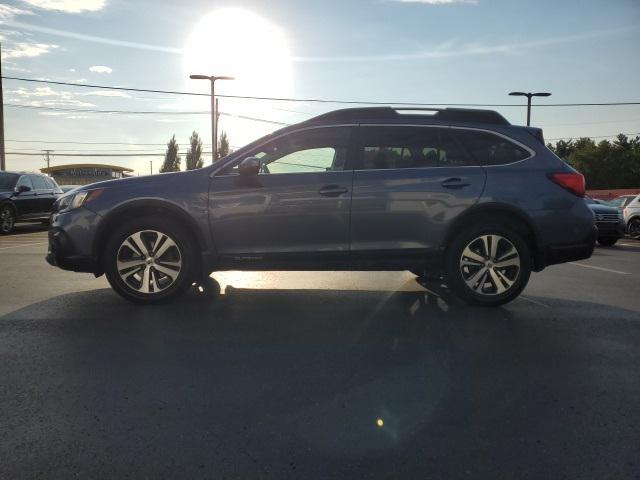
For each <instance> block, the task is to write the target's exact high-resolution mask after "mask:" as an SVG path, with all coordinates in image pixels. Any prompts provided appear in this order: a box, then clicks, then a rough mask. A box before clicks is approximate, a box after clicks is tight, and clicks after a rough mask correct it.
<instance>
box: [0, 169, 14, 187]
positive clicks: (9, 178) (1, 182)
mask: <svg viewBox="0 0 640 480" xmlns="http://www.w3.org/2000/svg"><path fill="white" fill-rule="evenodd" d="M17 180H18V175H16V174H15V173H0V190H13V187H14V186H15V185H16V181H17Z"/></svg>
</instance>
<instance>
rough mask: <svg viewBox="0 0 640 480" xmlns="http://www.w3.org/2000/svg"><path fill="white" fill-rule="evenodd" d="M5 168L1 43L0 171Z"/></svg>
mask: <svg viewBox="0 0 640 480" xmlns="http://www.w3.org/2000/svg"><path fill="white" fill-rule="evenodd" d="M6 169H7V163H6V159H5V158H4V93H3V92H2V45H1V44H0V171H2V170H6Z"/></svg>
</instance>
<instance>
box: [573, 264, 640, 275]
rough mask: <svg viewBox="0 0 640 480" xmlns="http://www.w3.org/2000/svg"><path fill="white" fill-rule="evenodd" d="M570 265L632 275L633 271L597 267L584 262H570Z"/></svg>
mask: <svg viewBox="0 0 640 480" xmlns="http://www.w3.org/2000/svg"><path fill="white" fill-rule="evenodd" d="M569 265H575V266H577V267H584V268H593V269H594V270H602V271H603V272H610V273H617V274H618V275H631V273H629V272H622V271H620V270H612V269H611V268H604V267H596V266H594V265H585V264H584V263H576V262H569Z"/></svg>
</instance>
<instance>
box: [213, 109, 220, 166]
mask: <svg viewBox="0 0 640 480" xmlns="http://www.w3.org/2000/svg"><path fill="white" fill-rule="evenodd" d="M218 100H220V99H219V98H216V130H215V132H214V133H215V142H216V147H215V150H214V152H215V153H214V155H215V157H213V161H214V162H215V161H216V160H218V123H219V122H220V109H219V108H218V107H219V106H220V104H219V103H218Z"/></svg>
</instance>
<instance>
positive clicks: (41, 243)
mask: <svg viewBox="0 0 640 480" xmlns="http://www.w3.org/2000/svg"><path fill="white" fill-rule="evenodd" d="M45 243H47V242H38V243H23V244H21V245H12V246H11V247H0V250H9V249H10V248H20V247H29V246H31V245H44V244H45Z"/></svg>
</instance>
